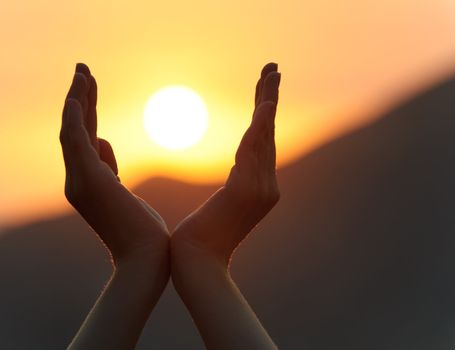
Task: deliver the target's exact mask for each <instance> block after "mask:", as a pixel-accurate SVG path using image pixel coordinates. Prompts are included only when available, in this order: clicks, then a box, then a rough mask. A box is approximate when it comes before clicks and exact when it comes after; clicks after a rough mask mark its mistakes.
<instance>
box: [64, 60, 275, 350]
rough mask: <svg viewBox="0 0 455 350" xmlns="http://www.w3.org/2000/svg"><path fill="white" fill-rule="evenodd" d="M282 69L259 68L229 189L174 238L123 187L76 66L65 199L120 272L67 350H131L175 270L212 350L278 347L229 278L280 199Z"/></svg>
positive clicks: (92, 96)
mask: <svg viewBox="0 0 455 350" xmlns="http://www.w3.org/2000/svg"><path fill="white" fill-rule="evenodd" d="M277 68H278V67H277V65H276V64H274V63H270V64H268V65H266V66H265V67H264V68H263V70H262V73H261V77H260V79H259V81H258V83H257V86H256V97H255V110H254V113H253V118H252V121H251V125H250V127H249V128H248V130H247V131H246V132H245V135H244V136H243V138H242V141H241V143H240V146H239V148H238V150H237V153H236V157H235V165H234V166H233V167H232V169H231V172H230V175H229V177H228V179H227V181H226V183H225V185H224V186H223V187H222V188H220V189H219V190H218V191H217V192H216V193H215V194H214V195H213V196H212V197H210V199H209V200H207V202H206V203H205V204H204V205H202V206H201V207H200V208H198V209H197V210H195V211H194V212H193V213H192V214H190V215H189V216H188V217H187V218H185V219H184V220H183V221H182V222H181V223H180V224H179V225H178V226H177V228H176V230H175V231H174V232H173V234H172V236H171V238H169V233H168V230H167V227H166V225H165V223H164V221H163V220H162V218H161V217H160V216H159V215H158V213H157V212H156V211H154V210H153V209H152V208H151V207H150V206H148V204H147V203H145V201H143V200H142V199H141V198H139V197H137V196H135V195H134V194H132V193H131V192H130V191H129V190H128V189H126V188H125V187H124V186H123V185H122V184H121V183H120V181H119V178H118V176H117V175H118V171H117V164H116V161H115V156H114V153H113V151H112V148H111V146H110V144H109V143H108V142H107V141H106V140H103V139H101V138H98V137H97V135H96V125H97V116H96V95H97V87H96V82H95V79H94V78H93V76H92V75H91V73H90V70H89V69H88V67H87V66H86V65H84V64H78V65H77V67H76V73H75V75H74V79H73V82H72V84H71V87H70V90H69V92H68V95H67V99H66V101H65V107H64V110H63V118H62V128H61V132H60V141H61V144H62V150H63V156H64V160H65V167H66V182H65V194H66V197H67V199H68V201H69V202H70V203H71V204H72V205H73V206H74V208H75V209H76V210H77V211H78V212H79V213H80V214H81V216H82V217H83V218H84V219H85V220H86V221H87V222H88V223H89V225H90V226H91V227H92V228H93V229H94V231H95V232H96V234H97V235H98V236H99V238H100V239H101V240H102V241H103V243H104V244H105V245H106V248H107V249H108V250H109V252H110V254H111V256H112V262H113V266H114V273H113V275H112V277H111V279H110V281H109V283H108V285H107V286H106V288H105V290H104V291H103V292H102V294H101V296H100V297H99V299H98V300H97V302H96V304H95V305H94V307H93V308H92V310H91V311H90V313H89V315H88V316H87V318H86V320H85V321H84V323H83V324H82V326H81V328H80V329H79V332H78V333H77V334H76V336H75V338H74V339H73V341H72V342H71V344H70V345H69V347H68V349H72V350H73V349H134V347H135V345H136V343H137V340H138V338H139V336H140V334H141V332H142V329H143V327H144V324H145V322H146V321H147V318H148V316H149V315H150V313H151V312H152V310H153V308H154V306H155V304H156V302H157V301H158V299H159V297H160V296H161V294H162V292H163V290H164V288H165V286H166V284H167V282H168V279H169V274H170V272H172V280H173V283H174V286H175V288H176V290H177V292H178V293H179V295H180V297H181V298H182V300H183V302H184V303H185V305H186V307H187V308H188V310H189V312H190V314H191V316H192V317H193V319H194V321H195V323H196V326H197V327H198V330H199V332H200V334H201V336H202V338H203V340H204V342H205V345H206V347H207V348H208V349H217V350H223V349H240V348H242V349H243V348H244V349H276V346H275V344H274V343H273V341H272V340H271V339H270V337H269V335H268V334H267V332H266V331H265V329H264V328H263V327H262V325H261V323H260V321H259V320H258V318H257V317H256V315H255V314H254V312H253V310H252V309H251V308H250V306H249V305H248V302H247V301H246V300H245V299H244V298H243V296H242V294H241V293H240V291H239V290H238V288H237V287H236V285H235V283H234V281H233V280H232V278H231V277H230V273H229V262H230V260H231V257H232V254H233V252H234V250H235V248H236V247H237V246H238V245H239V244H240V242H241V241H242V240H243V239H245V237H246V236H247V235H248V233H249V232H250V231H251V230H252V229H253V228H254V227H255V226H256V225H257V224H258V223H259V221H260V220H261V219H262V218H263V217H264V216H265V215H266V214H267V213H268V212H269V211H270V210H271V209H272V208H273V206H274V205H275V204H276V203H277V201H278V200H279V190H278V184H277V179H276V174H275V165H276V164H275V158H276V156H275V153H276V152H275V142H274V120H275V114H276V106H277V103H278V87H279V84H280V74H279V73H278V72H277Z"/></svg>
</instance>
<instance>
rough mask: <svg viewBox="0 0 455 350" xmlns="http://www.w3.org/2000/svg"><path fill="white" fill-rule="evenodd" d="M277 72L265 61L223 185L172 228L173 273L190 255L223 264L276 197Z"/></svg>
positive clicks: (274, 65) (176, 272)
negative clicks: (248, 120)
mask: <svg viewBox="0 0 455 350" xmlns="http://www.w3.org/2000/svg"><path fill="white" fill-rule="evenodd" d="M279 83H280V73H278V72H277V65H276V64H274V63H270V64H268V65H266V66H265V67H264V68H263V70H262V73H261V77H260V79H259V81H258V83H257V85H256V98H255V110H254V113H253V119H252V122H251V125H250V127H249V128H248V130H247V131H246V133H245V135H244V136H243V139H242V141H241V143H240V146H239V148H238V150H237V153H236V157H235V165H234V166H233V168H232V170H231V172H230V175H229V177H228V179H227V181H226V184H225V185H224V186H223V187H222V188H220V189H219V190H218V191H217V192H216V193H215V194H214V195H213V196H212V197H211V198H210V199H209V200H208V201H207V202H206V203H205V204H204V205H202V207H200V208H199V209H197V210H196V211H195V212H193V213H192V214H191V215H189V216H188V217H187V218H186V219H185V220H183V221H182V222H181V223H180V224H179V226H178V227H177V228H176V230H175V232H174V234H173V235H172V237H171V254H172V256H171V260H172V264H173V270H172V277H173V279H174V280H175V279H176V278H177V279H178V276H179V274H180V270H181V267H185V266H187V264H188V262H189V260H190V261H192V260H193V261H194V260H196V259H197V260H200V259H203V258H206V257H207V258H210V259H215V260H217V261H218V262H219V263H221V264H222V265H223V266H224V267H226V268H227V266H228V263H229V259H230V257H231V255H232V252H233V251H234V249H235V248H236V247H237V246H238V244H239V243H240V242H241V241H242V240H243V239H244V238H245V237H246V235H247V234H248V233H249V232H250V231H251V229H252V228H253V227H254V226H256V224H257V223H258V222H259V221H260V220H261V219H262V218H263V217H264V216H265V215H266V214H267V213H268V212H269V211H270V210H271V209H272V207H273V206H274V205H275V204H276V203H277V201H278V200H279V196H280V194H279V190H278V184H277V179H276V173H275V153H276V152H275V142H274V119H275V113H276V105H277V102H278V87H279Z"/></svg>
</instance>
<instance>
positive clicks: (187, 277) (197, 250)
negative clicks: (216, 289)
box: [170, 239, 231, 293]
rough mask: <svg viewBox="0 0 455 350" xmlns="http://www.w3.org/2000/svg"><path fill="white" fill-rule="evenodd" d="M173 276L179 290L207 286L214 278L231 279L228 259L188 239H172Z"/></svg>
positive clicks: (171, 260)
mask: <svg viewBox="0 0 455 350" xmlns="http://www.w3.org/2000/svg"><path fill="white" fill-rule="evenodd" d="M170 252H171V254H170V265H171V276H172V281H173V283H174V286H175V288H176V290H177V292H179V293H180V290H181V289H182V288H185V289H186V288H192V289H193V288H206V287H207V283H211V281H213V280H218V281H229V282H230V281H231V278H230V274H229V266H228V261H227V260H226V259H224V258H222V257H219V256H217V255H216V254H214V253H213V252H211V251H208V250H205V249H203V248H202V247H199V246H197V245H193V244H192V243H190V242H187V241H178V242H176V241H175V240H172V239H171V248H170Z"/></svg>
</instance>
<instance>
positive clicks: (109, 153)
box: [98, 138, 118, 175]
mask: <svg viewBox="0 0 455 350" xmlns="http://www.w3.org/2000/svg"><path fill="white" fill-rule="evenodd" d="M98 145H99V149H100V158H101V160H102V161H103V162H105V163H107V165H109V167H110V168H111V169H112V171H113V172H114V174H115V175H118V167H117V161H116V160H115V155H114V151H113V150H112V146H111V144H110V143H109V142H108V141H106V140H104V139H101V138H98Z"/></svg>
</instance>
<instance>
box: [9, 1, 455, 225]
mask: <svg viewBox="0 0 455 350" xmlns="http://www.w3.org/2000/svg"><path fill="white" fill-rule="evenodd" d="M75 4H76V2H73V3H72V4H69V3H67V2H64V1H56V0H47V1H14V2H5V3H4V4H3V5H2V11H1V12H0V39H1V40H0V42H1V55H0V78H1V84H0V106H1V111H2V113H1V114H0V143H1V151H0V164H1V172H0V226H3V225H6V224H12V223H13V224H14V223H19V222H22V221H24V220H31V219H33V218H35V217H38V216H41V215H49V214H50V213H51V212H54V211H61V210H65V209H66V208H67V206H66V204H65V200H64V197H63V190H62V189H63V179H64V173H63V171H64V169H63V162H62V157H61V154H60V147H59V143H58V130H59V123H60V112H61V109H62V104H63V99H64V96H65V94H66V90H67V88H68V85H69V83H70V81H71V77H72V73H73V70H74V64H75V63H76V62H79V61H82V62H85V63H87V64H89V66H90V67H91V69H92V72H93V74H94V75H95V77H96V78H97V80H98V85H99V119H100V120H99V125H100V127H99V133H100V136H102V137H104V138H107V139H109V140H110V141H111V143H112V144H113V146H114V150H115V151H116V154H117V158H118V162H119V166H120V172H121V174H120V175H121V177H122V178H123V180H124V182H126V183H127V184H130V185H134V184H135V183H137V182H139V181H141V180H142V179H144V178H147V177H149V176H153V175H164V176H170V177H174V178H180V179H183V180H188V181H199V182H204V181H211V182H212V181H220V180H221V179H222V178H224V177H225V175H226V174H227V172H228V170H229V168H230V166H231V163H232V159H233V155H234V152H235V148H236V146H237V144H238V142H239V139H240V137H241V135H242V133H243V131H244V129H245V128H246V126H247V124H248V122H249V120H250V115H251V110H252V100H253V94H254V86H255V82H256V79H257V75H258V72H259V70H260V68H261V66H262V65H263V64H264V63H266V62H268V61H276V62H278V63H279V64H280V70H281V71H282V75H283V77H282V88H281V99H280V106H279V110H278V120H277V145H278V158H279V159H278V161H279V165H283V164H285V163H287V162H289V161H292V160H293V159H295V158H297V157H299V156H300V155H302V154H303V153H305V152H307V151H309V150H311V148H313V147H314V146H315V145H318V144H320V143H322V142H325V141H327V140H328V139H330V138H332V137H333V136H334V135H337V134H339V133H340V132H343V131H345V130H347V129H349V128H352V127H354V126H356V125H359V124H361V123H364V122H367V121H368V120H369V118H371V116H374V111H375V110H377V109H378V108H380V107H382V106H384V105H387V104H388V103H389V102H390V101H393V100H396V99H397V98H398V96H403V95H404V94H406V93H407V92H409V91H412V90H415V89H417V87H418V86H419V84H423V83H425V82H427V81H431V80H433V79H435V77H436V76H438V75H439V74H442V72H444V71H446V70H447V69H448V67H450V65H451V63H452V62H453V63H454V67H455V60H454V59H455V35H454V33H455V3H454V2H453V1H451V0H421V1H418V0H417V1H416V0H382V1H365V0H339V1H304V0H281V1H258V0H249V1H244V0H230V1H221V0H220V1H209V0H193V1H191V2H190V1H161V2H155V1H128V2H114V1H98V0H95V1H94V0H90V1H85V0H83V1H78V2H77V5H75ZM170 84H179V85H186V86H188V87H190V88H192V89H194V90H196V91H197V92H198V93H199V94H200V95H201V96H202V97H203V99H204V100H205V101H206V103H207V105H208V110H209V113H210V125H209V130H208V133H207V134H206V136H205V138H204V139H203V140H202V142H200V143H199V144H198V145H196V146H194V147H193V148H191V149H188V150H184V151H179V152H175V151H174V152H171V151H166V150H163V149H162V148H160V147H158V146H156V145H154V144H153V143H152V142H151V141H150V140H149V139H148V138H147V136H146V134H145V131H144V129H143V123H142V118H143V108H144V105H145V103H146V101H147V99H148V97H149V96H150V95H151V94H153V93H154V92H155V91H156V90H157V89H159V88H160V87H163V86H166V85H170Z"/></svg>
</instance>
